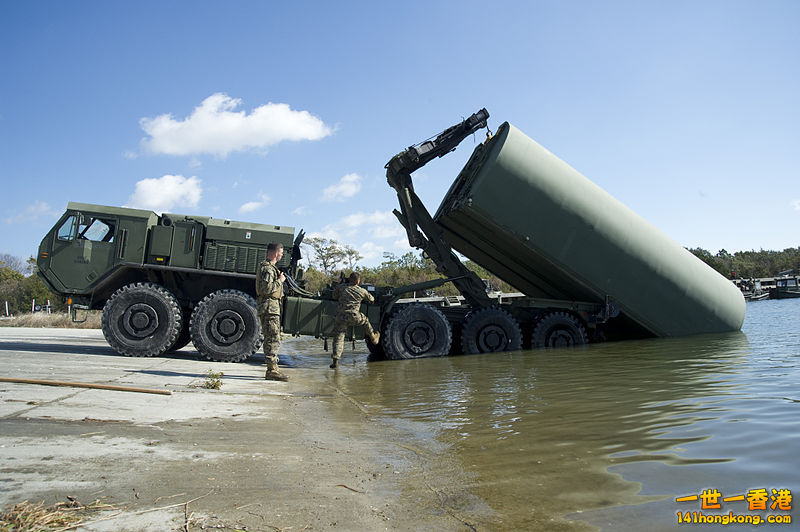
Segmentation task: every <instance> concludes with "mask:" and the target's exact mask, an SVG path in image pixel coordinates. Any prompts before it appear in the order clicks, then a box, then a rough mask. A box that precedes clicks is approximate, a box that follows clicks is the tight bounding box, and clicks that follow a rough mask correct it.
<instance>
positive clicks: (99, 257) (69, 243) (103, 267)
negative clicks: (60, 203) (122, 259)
mask: <svg viewBox="0 0 800 532" xmlns="http://www.w3.org/2000/svg"><path fill="white" fill-rule="evenodd" d="M115 229H116V220H115V219H114V218H113V217H110V216H102V217H101V216H93V215H90V214H85V213H77V212H74V213H69V214H68V216H66V217H65V218H64V219H63V221H62V223H61V225H59V226H58V228H57V229H56V231H54V233H53V241H52V242H53V244H52V252H51V255H50V270H51V271H52V273H53V274H54V275H55V277H57V278H58V280H59V281H60V282H61V284H62V285H63V286H64V288H65V289H66V291H68V292H72V293H88V291H89V290H88V288H89V287H90V286H91V285H93V284H94V283H95V282H96V281H97V280H98V279H99V278H100V277H101V276H102V275H103V274H105V273H106V272H107V271H109V270H110V269H111V267H112V266H113V263H114V250H115V243H114V236H115Z"/></svg>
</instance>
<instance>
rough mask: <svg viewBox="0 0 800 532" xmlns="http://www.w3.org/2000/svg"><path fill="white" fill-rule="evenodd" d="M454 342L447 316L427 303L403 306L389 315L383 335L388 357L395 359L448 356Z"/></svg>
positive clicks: (384, 347) (384, 348)
mask: <svg viewBox="0 0 800 532" xmlns="http://www.w3.org/2000/svg"><path fill="white" fill-rule="evenodd" d="M452 342H453V336H452V330H451V329H450V323H448V321H447V318H445V317H444V314H442V313H441V312H440V311H439V310H437V309H436V308H434V307H432V306H431V305H428V304H425V303H411V304H409V305H403V308H401V309H399V310H398V311H397V312H396V313H394V314H393V315H392V316H391V317H390V318H389V324H388V325H387V327H386V334H385V335H383V337H382V343H383V350H384V351H385V352H386V357H387V358H389V359H392V360H401V359H408V358H423V357H441V356H445V355H447V354H448V353H449V352H450V345H451V344H452Z"/></svg>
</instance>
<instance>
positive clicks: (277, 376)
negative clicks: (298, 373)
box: [264, 363, 289, 382]
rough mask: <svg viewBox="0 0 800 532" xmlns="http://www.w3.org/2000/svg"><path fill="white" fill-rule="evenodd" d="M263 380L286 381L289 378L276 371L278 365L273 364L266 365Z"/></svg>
mask: <svg viewBox="0 0 800 532" xmlns="http://www.w3.org/2000/svg"><path fill="white" fill-rule="evenodd" d="M264 379H266V380H268V381H284V382H285V381H288V380H289V377H287V376H286V375H284V374H283V373H281V372H280V371H279V370H278V365H277V364H274V363H267V373H266V374H265V375H264Z"/></svg>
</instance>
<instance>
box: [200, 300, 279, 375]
mask: <svg viewBox="0 0 800 532" xmlns="http://www.w3.org/2000/svg"><path fill="white" fill-rule="evenodd" d="M190 331H191V336H192V343H193V344H194V346H195V348H196V349H197V351H198V352H199V353H200V355H201V356H202V357H203V358H206V359H208V360H214V361H217V362H241V361H242V360H246V359H247V358H249V357H250V356H251V355H253V353H255V352H256V351H258V348H259V347H261V343H262V342H263V341H264V336H263V335H262V334H261V323H260V322H259V320H258V311H257V310H256V301H255V299H253V298H252V297H251V296H249V295H248V294H245V293H244V292H240V291H239V290H217V291H216V292H212V293H210V294H208V295H207V296H206V297H204V298H203V299H202V300H201V301H200V303H198V304H197V306H196V307H195V308H194V311H193V312H192V319H191V325H190Z"/></svg>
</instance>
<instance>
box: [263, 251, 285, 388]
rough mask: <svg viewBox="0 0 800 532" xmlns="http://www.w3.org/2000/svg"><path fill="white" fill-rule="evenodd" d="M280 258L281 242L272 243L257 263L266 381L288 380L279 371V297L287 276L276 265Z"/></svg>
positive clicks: (281, 253)
mask: <svg viewBox="0 0 800 532" xmlns="http://www.w3.org/2000/svg"><path fill="white" fill-rule="evenodd" d="M281 257H283V245H281V244H279V243H276V242H273V243H271V244H269V245H268V246H267V260H265V261H264V262H262V263H261V264H259V265H258V274H257V276H256V294H257V295H258V317H259V319H260V320H261V330H262V331H263V332H264V358H266V360H267V373H266V375H265V376H264V378H265V379H266V380H268V381H288V380H289V377H287V376H286V375H284V374H283V373H281V372H280V371H279V370H278V349H279V348H280V346H281V297H282V296H283V281H284V280H285V279H286V276H285V275H284V274H283V272H281V271H279V270H278V268H277V267H276V266H275V264H276V263H277V262H278V261H279V260H281Z"/></svg>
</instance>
